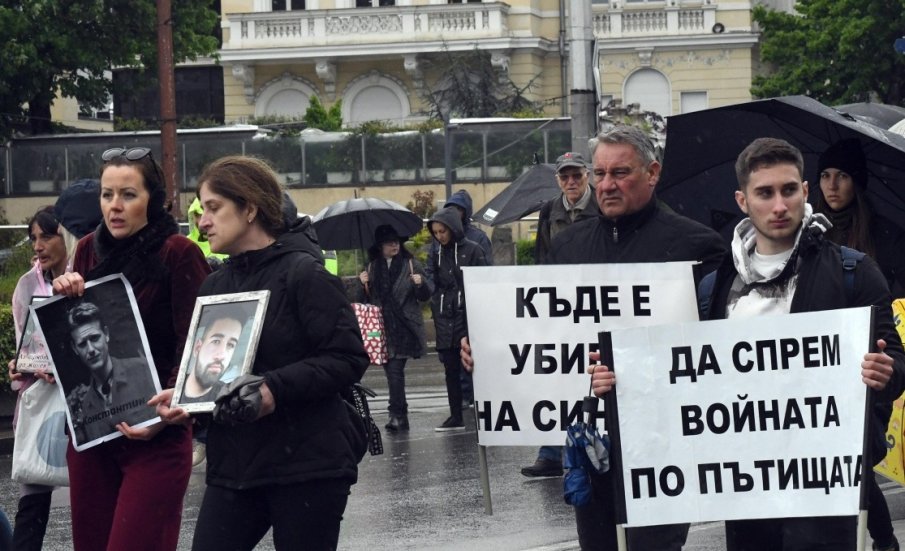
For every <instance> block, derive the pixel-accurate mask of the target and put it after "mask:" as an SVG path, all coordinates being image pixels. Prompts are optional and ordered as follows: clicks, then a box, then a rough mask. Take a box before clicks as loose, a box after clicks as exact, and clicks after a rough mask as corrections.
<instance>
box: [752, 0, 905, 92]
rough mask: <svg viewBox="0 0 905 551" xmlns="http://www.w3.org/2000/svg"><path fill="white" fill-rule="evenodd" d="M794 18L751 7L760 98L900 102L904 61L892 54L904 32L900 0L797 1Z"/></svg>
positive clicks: (904, 79) (903, 5)
mask: <svg viewBox="0 0 905 551" xmlns="http://www.w3.org/2000/svg"><path fill="white" fill-rule="evenodd" d="M795 10H796V11H797V12H798V14H789V13H784V12H778V11H773V10H770V9H767V8H765V7H764V6H757V7H755V8H754V20H755V21H756V22H757V23H758V24H759V25H760V27H761V29H762V33H763V39H762V43H761V59H762V60H763V61H764V62H767V63H768V64H770V65H771V66H772V67H773V69H774V70H773V71H772V72H771V73H770V74H769V75H766V76H758V77H755V79H754V82H753V86H752V88H751V93H752V94H753V95H755V96H757V97H762V98H766V97H774V96H782V95H790V94H806V95H808V96H811V97H813V98H814V99H817V100H819V101H821V102H823V103H826V104H828V105H836V104H840V103H852V102H857V101H865V100H867V99H869V98H870V97H871V94H876V96H877V97H878V98H879V100H880V101H882V102H884V103H890V104H895V105H901V104H902V103H903V100H905V56H903V55H902V54H898V53H896V52H895V50H894V49H893V42H894V41H895V39H896V38H899V37H900V36H902V34H903V33H905V0H800V1H799V2H798V3H797V4H796V5H795Z"/></svg>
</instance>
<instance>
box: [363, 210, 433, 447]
mask: <svg viewBox="0 0 905 551" xmlns="http://www.w3.org/2000/svg"><path fill="white" fill-rule="evenodd" d="M404 241H405V239H404V238H403V237H402V236H400V235H398V234H397V233H396V230H394V229H393V227H392V226H386V225H384V226H378V227H377V230H376V231H375V232H374V246H373V247H371V248H370V249H369V250H368V256H369V258H370V262H368V266H367V268H366V269H365V270H364V271H363V272H361V274H359V275H358V279H359V280H360V281H361V284H362V285H363V288H364V291H365V295H366V296H365V297H364V298H365V299H366V300H367V301H369V302H370V303H371V304H375V305H377V306H380V307H381V311H382V313H383V325H384V333H385V336H386V343H387V353H388V355H389V359H388V360H387V362H386V364H384V366H383V370H384V373H386V377H387V386H388V387H389V392H390V400H389V404H388V406H387V410H388V411H389V413H390V420H389V422H388V423H387V424H386V428H387V430H389V431H392V432H396V431H401V430H408V428H409V420H408V403H407V402H406V399H405V362H406V361H407V360H408V359H409V358H420V357H421V356H423V355H424V352H425V351H426V349H427V343H426V338H425V335H424V316H423V315H422V314H421V305H420V304H419V303H418V301H425V300H428V299H429V298H430V296H431V291H432V287H431V284H430V282H429V281H428V280H427V276H426V275H424V268H423V267H422V266H421V263H420V262H418V261H417V260H416V259H415V258H414V257H413V256H412V253H410V252H409V251H408V249H406V248H405V245H403V244H402V243H403V242H404Z"/></svg>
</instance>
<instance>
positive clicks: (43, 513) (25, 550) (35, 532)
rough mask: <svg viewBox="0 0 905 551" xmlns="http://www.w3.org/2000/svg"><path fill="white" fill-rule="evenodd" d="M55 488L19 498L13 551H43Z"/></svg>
mask: <svg viewBox="0 0 905 551" xmlns="http://www.w3.org/2000/svg"><path fill="white" fill-rule="evenodd" d="M52 497H53V487H52V486H50V487H48V491H46V492H39V493H34V494H26V495H24V496H22V497H20V498H19V509H18V510H17V511H16V524H15V527H14V528H13V546H12V549H13V551H41V549H42V548H43V547H44V533H45V532H46V531H47V521H48V520H49V519H50V500H51V498H52Z"/></svg>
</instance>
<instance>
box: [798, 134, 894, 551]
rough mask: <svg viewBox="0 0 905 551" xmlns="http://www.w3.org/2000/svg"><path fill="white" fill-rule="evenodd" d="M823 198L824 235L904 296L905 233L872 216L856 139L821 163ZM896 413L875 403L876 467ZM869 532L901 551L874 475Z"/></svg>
mask: <svg viewBox="0 0 905 551" xmlns="http://www.w3.org/2000/svg"><path fill="white" fill-rule="evenodd" d="M817 170H818V174H819V175H820V193H819V194H817V195H818V197H817V208H816V210H817V212H820V213H823V214H824V215H825V216H826V217H827V218H829V220H830V222H831V223H832V224H833V227H832V228H830V229H828V230H827V231H826V233H824V236H825V237H826V238H827V239H829V240H830V241H833V242H834V243H838V244H840V245H844V246H846V247H851V248H853V249H857V250H859V251H862V252H864V253H866V254H868V255H869V256H871V257H872V258H874V259H875V260H876V261H877V264H879V265H880V269H881V270H882V271H883V274H884V275H885V276H886V279H887V282H888V284H889V288H890V290H891V291H892V295H893V296H894V297H900V296H902V293H903V291H905V239H903V237H905V234H903V232H902V231H901V230H899V229H898V227H897V226H895V225H894V224H893V223H892V222H890V221H889V220H887V219H886V218H883V217H882V216H880V215H878V214H877V213H875V212H873V209H872V208H871V206H870V203H869V202H868V199H867V196H866V189H867V163H866V161H865V158H864V152H863V151H862V149H861V144H860V142H859V141H858V140H857V139H847V140H841V141H838V142H836V143H834V144H833V145H831V146H830V147H828V148H827V149H826V150H825V151H824V152H823V153H822V154H821V155H820V158H819V159H818V162H817ZM891 409H892V406H891V404H889V403H876V404H874V407H873V411H872V415H871V417H872V419H871V424H872V425H873V428H874V430H873V431H872V432H871V436H870V437H871V438H872V440H873V441H874V442H875V443H877V445H876V446H874V456H873V461H874V463H879V462H880V461H881V460H882V459H883V457H884V456H885V453H886V448H885V447H884V446H883V444H885V429H886V425H887V423H888V422H889V415H890V411H891ZM868 483H869V485H870V487H869V488H868V492H869V495H868V515H867V529H868V531H869V532H870V536H871V539H873V540H874V547H873V548H874V549H877V550H882V551H898V549H899V542H898V540H897V539H896V537H895V533H894V532H893V527H892V520H891V519H890V516H889V507H888V506H887V504H886V498H885V497H884V496H883V491H882V490H881V489H880V486H879V485H878V484H877V481H876V479H875V478H874V477H873V476H871V477H870V480H868Z"/></svg>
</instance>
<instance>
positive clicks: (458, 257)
mask: <svg viewBox="0 0 905 551" xmlns="http://www.w3.org/2000/svg"><path fill="white" fill-rule="evenodd" d="M427 229H428V230H430V232H431V235H433V236H434V239H436V240H437V242H438V243H439V244H440V247H439V248H438V249H437V255H436V256H433V257H431V258H429V259H428V262H430V263H432V266H433V274H434V281H433V283H434V294H433V295H432V296H431V312H432V313H433V317H434V327H435V328H436V330H437V352H438V353H439V356H440V361H441V362H443V368H444V370H445V371H446V393H447V399H448V400H449V418H448V419H447V420H446V421H444V422H443V424H442V425H440V426H439V427H437V428H436V430H437V431H447V430H462V429H464V428H465V423H463V422H462V386H461V383H460V380H459V379H460V377H461V375H460V373H461V371H462V363H461V360H460V359H459V348H460V343H461V341H462V337H466V336H468V325H467V321H466V318H465V289H464V285H463V283H462V270H461V267H462V266H486V265H487V262H486V261H485V259H484V251H483V250H481V247H480V245H478V244H477V243H475V242H474V241H470V240H468V239H466V238H465V232H464V231H463V229H462V219H461V217H460V216H459V213H458V211H456V210H455V209H454V208H453V207H446V208H442V209H440V210H438V211H437V212H436V213H434V215H433V216H432V217H431V219H430V220H429V221H428V222H427Z"/></svg>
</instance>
